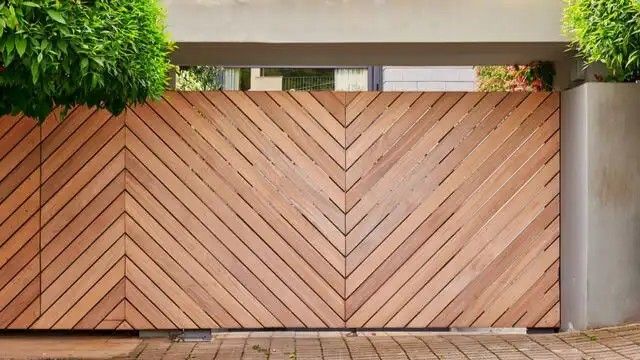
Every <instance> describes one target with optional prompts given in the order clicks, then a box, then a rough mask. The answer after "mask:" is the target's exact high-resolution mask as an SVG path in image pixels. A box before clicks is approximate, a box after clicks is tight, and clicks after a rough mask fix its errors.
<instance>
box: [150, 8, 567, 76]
mask: <svg viewBox="0 0 640 360" xmlns="http://www.w3.org/2000/svg"><path fill="white" fill-rule="evenodd" d="M163 1H164V3H165V6H166V7H167V11H168V16H169V18H168V21H169V24H168V28H169V31H170V32H171V34H172V36H173V39H174V40H175V41H176V42H178V45H179V48H178V50H177V51H176V53H175V57H174V59H175V62H176V63H178V64H183V65H189V64H215V65H238V66H240V65H241V66H247V67H252V66H255V67H259V66H267V65H274V66H281V65H283V64H290V65H305V66H320V65H330V66H370V65H401V66H408V65H481V64H515V63H518V64H524V63H528V62H530V61H533V60H557V59H565V58H570V57H571V54H569V53H566V52H565V50H566V39H565V38H564V37H563V35H562V31H561V18H562V9H563V6H564V2H563V1H562V0H518V1H513V0H447V1H443V0H375V1H372V0H326V1H315V0H313V1H312V0H308V1H301V0H163Z"/></svg>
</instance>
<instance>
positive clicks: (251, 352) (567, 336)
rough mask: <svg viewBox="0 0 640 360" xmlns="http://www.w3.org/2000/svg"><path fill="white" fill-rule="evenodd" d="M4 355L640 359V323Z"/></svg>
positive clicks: (8, 350) (119, 342) (1, 344)
mask: <svg viewBox="0 0 640 360" xmlns="http://www.w3.org/2000/svg"><path fill="white" fill-rule="evenodd" d="M0 357H2V358H83V359H86V358H92V359H109V358H117V359H270V360H271V359H286V360H302V359H335V360H338V359H640V325H629V326H624V327H616V328H607V329H600V330H595V331H589V332H574V333H562V334H538V335H516V334H468V333H467V334H465V333H460V334H451V333H439V334H434V333H424V332H421V333H407V332H404V333H384V332H378V333H371V332H368V333H361V334H357V335H354V334H350V333H342V332H232V333H219V334H216V336H215V338H214V340H213V341H211V342H200V343H188V342H171V341H169V340H167V339H144V340H141V339H138V338H125V337H100V336H86V337H77V336H73V337H62V336H58V337H51V336H4V337H0Z"/></svg>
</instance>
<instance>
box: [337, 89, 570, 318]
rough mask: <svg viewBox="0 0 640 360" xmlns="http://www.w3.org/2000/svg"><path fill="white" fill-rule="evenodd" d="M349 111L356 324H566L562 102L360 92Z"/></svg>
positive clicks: (537, 97)
mask: <svg viewBox="0 0 640 360" xmlns="http://www.w3.org/2000/svg"><path fill="white" fill-rule="evenodd" d="M346 114H347V117H346V122H347V146H348V148H347V156H346V159H347V168H348V170H347V186H348V188H349V189H348V191H347V193H346V200H347V216H346V225H347V235H346V250H347V256H346V273H347V275H346V320H347V326H348V327H392V328H403V327H411V328H421V327H472V326H474V327H490V326H501V327H511V326H517V327H555V326H558V321H559V316H558V306H559V305H558V304H559V289H558V272H559V270H558V261H559V242H558V238H559V220H558V217H559V207H558V202H559V199H558V198H559V181H558V180H559V161H558V159H559V134H558V129H559V96H558V94H543V93H538V94H530V95H527V94H524V93H512V94H504V93H490V94H485V93H445V94H434V93H425V94H418V93H402V94H393V93H382V94H374V93H362V94H358V95H356V96H355V98H354V99H353V101H352V102H351V103H350V104H349V105H348V106H347V111H346Z"/></svg>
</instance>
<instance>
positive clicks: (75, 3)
mask: <svg viewBox="0 0 640 360" xmlns="http://www.w3.org/2000/svg"><path fill="white" fill-rule="evenodd" d="M164 20H165V17H164V12H163V9H162V8H161V7H160V5H159V4H158V3H157V0H37V1H36V0H33V1H23V0H3V1H0V115H4V114H9V113H11V114H17V113H23V114H25V115H27V116H31V117H34V118H36V119H38V120H39V121H43V120H44V119H45V118H46V116H47V115H48V114H49V113H50V112H51V111H52V110H53V109H54V108H56V107H61V108H62V109H68V108H70V107H73V106H76V105H88V106H97V107H100V108H106V109H107V110H109V111H111V112H112V113H114V114H119V113H121V112H122V111H123V110H124V109H125V107H126V106H127V105H129V104H134V103H140V102H143V101H145V100H147V99H149V98H157V97H159V96H160V95H161V94H162V92H163V91H164V89H165V87H166V84H167V81H168V78H167V76H168V71H169V70H170V69H171V67H172V65H171V64H170V62H169V54H170V52H171V51H172V50H173V45H172V43H171V42H170V40H169V39H168V36H167V35H166V33H165V25H164Z"/></svg>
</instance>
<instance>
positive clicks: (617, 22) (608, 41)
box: [564, 0, 640, 81]
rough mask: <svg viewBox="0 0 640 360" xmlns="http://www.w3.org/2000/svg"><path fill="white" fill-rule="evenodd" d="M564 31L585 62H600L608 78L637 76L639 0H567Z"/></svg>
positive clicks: (639, 71)
mask: <svg viewBox="0 0 640 360" xmlns="http://www.w3.org/2000/svg"><path fill="white" fill-rule="evenodd" d="M564 29H565V33H566V34H567V36H569V38H570V39H571V42H572V45H573V47H574V48H575V49H577V50H578V52H579V53H580V54H581V55H582V57H583V58H584V59H585V61H586V62H587V63H596V62H601V63H603V64H604V65H605V66H606V67H607V68H608V69H609V72H610V77H611V80H614V81H634V80H638V79H640V1H639V0H567V7H566V9H565V13H564Z"/></svg>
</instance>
